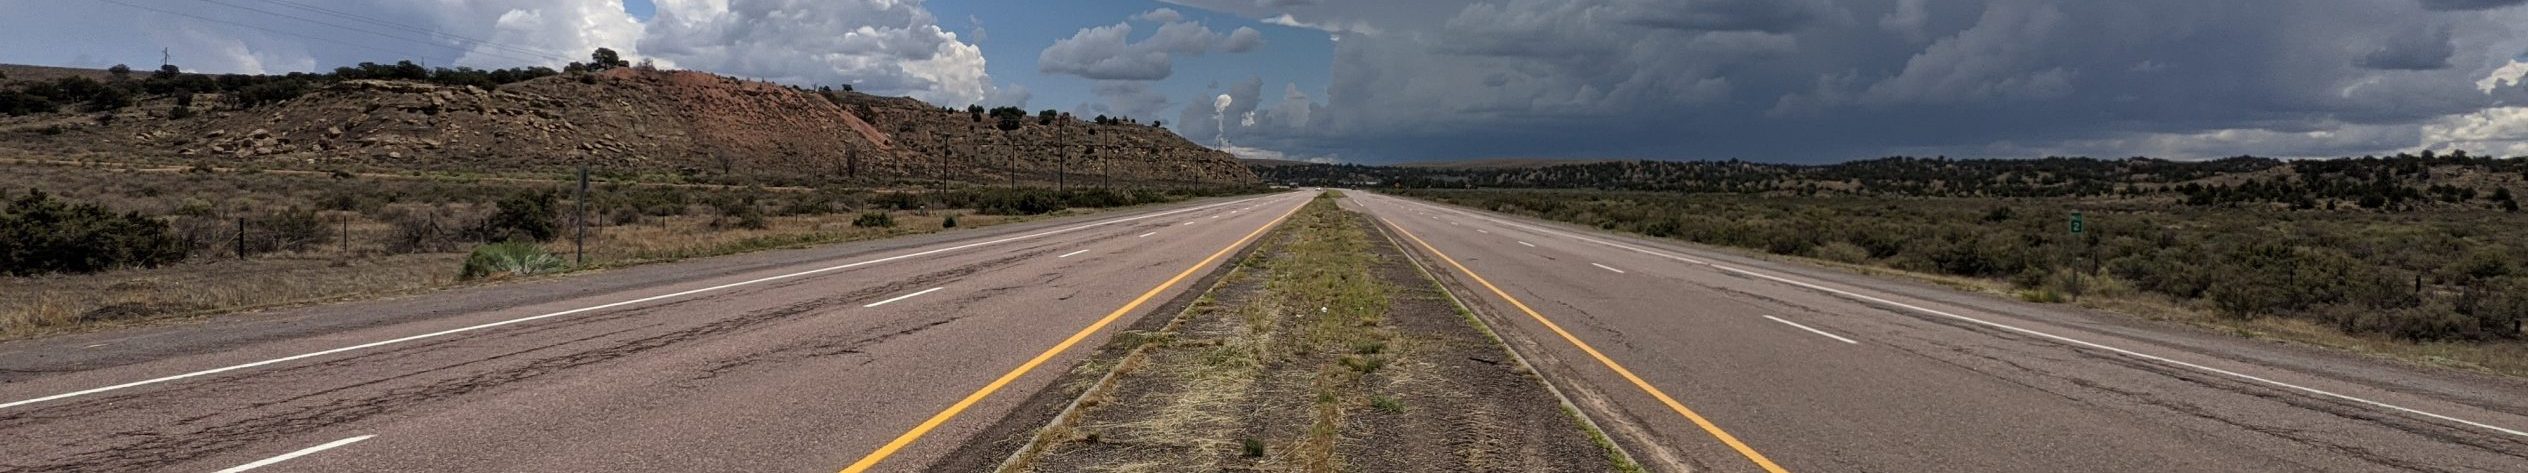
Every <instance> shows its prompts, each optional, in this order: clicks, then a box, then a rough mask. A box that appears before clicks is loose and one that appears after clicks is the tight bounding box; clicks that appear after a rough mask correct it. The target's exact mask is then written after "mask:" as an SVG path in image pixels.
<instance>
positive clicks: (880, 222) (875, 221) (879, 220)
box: [851, 212, 895, 228]
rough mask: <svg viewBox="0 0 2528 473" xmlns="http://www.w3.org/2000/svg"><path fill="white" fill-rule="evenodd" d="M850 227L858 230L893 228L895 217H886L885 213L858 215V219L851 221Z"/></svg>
mask: <svg viewBox="0 0 2528 473" xmlns="http://www.w3.org/2000/svg"><path fill="white" fill-rule="evenodd" d="M851 226H854V227H860V228H892V227H894V226H895V216H893V215H888V214H887V213H886V212H869V213H863V214H860V218H855V219H851Z"/></svg>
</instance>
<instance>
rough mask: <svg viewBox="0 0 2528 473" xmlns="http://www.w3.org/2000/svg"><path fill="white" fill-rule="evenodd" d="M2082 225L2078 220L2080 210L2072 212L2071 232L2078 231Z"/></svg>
mask: <svg viewBox="0 0 2528 473" xmlns="http://www.w3.org/2000/svg"><path fill="white" fill-rule="evenodd" d="M2082 226H2083V225H2082V224H2081V221H2080V212H2072V233H2075V234H2077V233H2080V230H2081V227H2082Z"/></svg>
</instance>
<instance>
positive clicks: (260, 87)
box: [236, 80, 309, 108]
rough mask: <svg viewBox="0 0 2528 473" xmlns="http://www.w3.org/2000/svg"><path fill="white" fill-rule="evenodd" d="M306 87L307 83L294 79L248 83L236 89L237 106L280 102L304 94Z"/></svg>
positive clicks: (257, 105) (251, 106)
mask: <svg viewBox="0 0 2528 473" xmlns="http://www.w3.org/2000/svg"><path fill="white" fill-rule="evenodd" d="M308 89H309V87H308V86H307V83H304V82H299V81H296V80H277V81H271V82H265V83H261V84H255V85H250V86H246V87H245V88H242V89H237V95H236V97H237V106H238V107H242V108H255V107H261V106H264V105H269V104H275V103H281V102H285V101H288V100H290V99H294V98H298V96H300V95H306V94H307V90H308Z"/></svg>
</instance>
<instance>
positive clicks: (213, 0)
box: [202, 0, 552, 62]
mask: <svg viewBox="0 0 2528 473" xmlns="http://www.w3.org/2000/svg"><path fill="white" fill-rule="evenodd" d="M202 2H203V3H209V4H213V5H220V6H225V7H229V8H235V9H239V10H245V11H249V12H255V13H261V14H265V15H271V16H276V17H281V18H287V19H292V20H298V21H303V22H307V23H314V24H317V25H321V26H326V27H331V28H334V29H339V30H343V31H351V32H356V33H366V34H369V35H374V36H378V37H381V38H387V39H393V40H399V41H405V42H411V43H417V44H427V45H430V46H436V47H440V48H447V49H449V50H451V51H457V52H468V51H467V50H466V49H465V48H463V47H460V46H456V45H450V44H444V43H440V42H438V41H432V40H429V39H415V38H413V37H410V36H398V35H393V34H387V33H386V32H382V31H377V30H374V29H366V28H359V27H352V26H344V25H339V24H334V23H330V22H325V21H320V20H315V19H310V18H307V17H302V16H296V15H289V14H284V13H279V12H274V11H271V10H264V9H259V8H254V7H249V6H244V5H238V4H233V3H226V2H221V1H219V0H202ZM471 52H475V53H481V54H483V55H486V56H495V57H502V58H508V59H512V60H518V61H526V62H538V61H551V60H552V58H526V57H518V56H513V55H509V54H502V53H498V52H493V51H480V50H475V51H471Z"/></svg>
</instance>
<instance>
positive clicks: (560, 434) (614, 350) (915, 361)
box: [0, 192, 1313, 472]
mask: <svg viewBox="0 0 2528 473" xmlns="http://www.w3.org/2000/svg"><path fill="white" fill-rule="evenodd" d="M1311 196H1313V194H1312V193H1303V192H1288V193H1281V194H1273V195H1265V196H1255V197H1249V198H1239V199H1208V200H1202V201H1196V202H1188V203H1181V204H1173V205H1166V206H1159V207H1155V208H1147V209H1138V210H1131V211H1123V212H1105V213H1099V214H1092V215H1088V216H1078V217H1064V218H1055V219H1048V220H1042V221H1034V222H1026V223H1016V224H1008V225H1000V226H993V227H985V228H981V229H972V230H958V231H953V232H943V233H938V234H930V235H922V236H914V237H905V238H896V239H889V240H882V241H870V242H858V243H849V244H839V245H829V246H822V247H816V248H807V249H794V250H781V251H769V252H760V253H753V254H747V255H737V256H730V257H721V258H709V259H699V260H691V261H684V262H675V263H663V264H654V265H647V266H640V267H633V268H625V269H616V270H607V271H601V272H596V273H593V274H585V275H578V276H574V277H564V278H553V279H545V280H534V281H524V282H517V283H511V284H499V285H481V286H472V287H466V288H459V289H452V290H447V291H441V292H435V293H429V294H422V295H415V296H408V297H399V298H392V299H385V300H375V301H364V302H352V303H341V304H330V305H319V306H311V307H302V308H294V309H284V310H274V311H268V312H263V313H253V314H239V315H234V316H227V317H220V318H213V319H208V320H203V321H198V322H192V323H183V324H175V325H166V326H158V327H149V328H139V329H128V330H114V331H105V332H96V333H87V334H78V335H69V336H60V337H51V338H43V339H34V340H19V341H12V342H6V343H0V471H12V472H17V471H23V472H38V471H41V472H59V471H192V472H203V471H245V470H249V469H251V470H252V471H257V472H289V471H305V472H318V471H805V472H813V471H837V470H846V469H865V470H867V471H907V470H914V469H918V468H919V467H920V465H926V464H929V463H930V462H932V461H933V460H936V459H938V457H939V456H941V455H944V454H946V452H948V451H950V450H953V449H954V448H955V447H956V446H957V445H959V444H961V443H963V442H965V441H966V440H968V439H967V437H969V436H971V435H973V433H974V432H976V431H978V430H981V429H982V428H983V427H985V426H987V425H989V424H991V423H992V422H993V421H994V420H996V419H998V418H999V417H1001V415H1002V414H1003V413H1004V412H1005V411H1007V410H1009V409H1011V408H1012V406H1014V405H1016V404H1017V403H1018V402H1019V401H1020V400H1021V399H1023V398H1025V397H1026V396H1027V395H1029V394H1030V393H1034V392H1037V391H1039V390H1042V389H1044V388H1045V385H1046V384H1047V383H1049V382H1050V381H1051V380H1052V379H1053V378H1054V377H1055V376H1056V375H1058V374H1059V372H1060V371H1062V370H1066V369H1069V368H1070V367H1071V366H1072V365H1073V364H1075V363H1076V362H1078V361H1079V360H1080V359H1081V357H1082V356H1085V352H1086V351H1088V349H1090V348H1092V347H1095V346H1096V345H1097V344H1100V343H1103V342H1104V341H1105V339H1106V338H1107V337H1108V336H1109V335H1111V334H1112V333H1114V332H1115V331H1116V330H1118V329H1120V328H1121V327H1125V326H1128V325H1129V324H1131V323H1133V322H1134V321H1136V320H1139V319H1141V318H1142V317H1143V316H1144V315H1146V314H1149V313H1151V312H1153V311H1155V310H1160V309H1161V308H1162V306H1164V305H1166V304H1167V303H1168V301H1170V300H1171V299H1173V298H1175V297H1176V296H1177V295H1179V294H1182V293H1184V292H1185V290H1186V288H1187V287H1191V286H1193V285H1194V284H1196V283H1197V281H1198V280H1199V279H1201V278H1202V277H1203V275H1205V274H1209V273H1210V272H1211V271H1210V269H1212V268H1214V267H1216V266H1218V265H1219V264H1221V262H1222V261H1225V260H1228V259H1229V258H1230V257H1232V256H1233V255H1234V252H1235V250H1236V249H1238V248H1241V247H1243V246H1245V244H1246V243H1247V242H1248V241H1250V240H1251V239H1252V238H1254V237H1256V236H1257V235H1259V234H1260V233H1262V232H1263V231H1264V230H1265V229H1266V228H1268V227H1270V226H1271V225H1272V224H1274V223H1275V222H1277V221H1278V220H1279V219H1280V218H1281V217H1283V216H1285V215H1287V214H1288V213H1289V212H1291V211H1293V210H1295V209H1296V208H1297V207H1298V206H1300V205H1301V204H1303V203H1305V202H1306V201H1307V200H1308V198H1309V197H1311ZM450 269H451V271H453V270H454V268H450Z"/></svg>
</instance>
